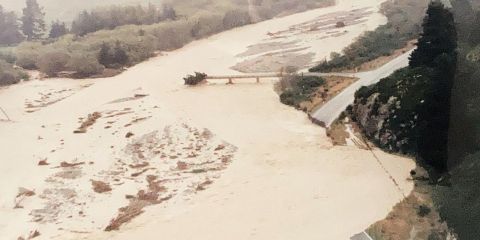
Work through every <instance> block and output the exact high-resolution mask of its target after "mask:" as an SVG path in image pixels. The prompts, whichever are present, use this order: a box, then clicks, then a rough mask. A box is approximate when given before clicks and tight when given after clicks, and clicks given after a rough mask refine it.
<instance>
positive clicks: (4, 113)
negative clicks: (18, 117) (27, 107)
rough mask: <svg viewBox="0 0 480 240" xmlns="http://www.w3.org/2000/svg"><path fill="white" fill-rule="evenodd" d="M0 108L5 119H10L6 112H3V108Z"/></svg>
mask: <svg viewBox="0 0 480 240" xmlns="http://www.w3.org/2000/svg"><path fill="white" fill-rule="evenodd" d="M0 110H1V111H2V113H3V115H5V117H7V120H8V121H12V120H10V117H8V115H7V113H6V112H5V110H3V108H1V107H0Z"/></svg>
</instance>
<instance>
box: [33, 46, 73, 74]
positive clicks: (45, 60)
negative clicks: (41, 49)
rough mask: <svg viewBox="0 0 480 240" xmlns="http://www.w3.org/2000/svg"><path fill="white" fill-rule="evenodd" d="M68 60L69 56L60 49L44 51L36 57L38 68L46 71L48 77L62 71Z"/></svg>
mask: <svg viewBox="0 0 480 240" xmlns="http://www.w3.org/2000/svg"><path fill="white" fill-rule="evenodd" d="M69 60H70V56H69V55H68V54H66V53H63V52H60V51H53V52H46V53H44V54H41V55H40V56H39V57H38V60H37V61H38V62H37V63H36V66H38V68H39V70H40V71H42V72H44V73H46V74H47V75H48V76H49V77H54V76H56V75H57V73H59V72H61V71H64V70H65V67H66V65H67V63H68V61H69Z"/></svg>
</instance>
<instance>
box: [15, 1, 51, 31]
mask: <svg viewBox="0 0 480 240" xmlns="http://www.w3.org/2000/svg"><path fill="white" fill-rule="evenodd" d="M26 4H27V6H26V7H25V8H24V9H23V16H22V18H21V21H22V31H23V34H25V36H26V37H27V39H28V40H35V39H39V38H41V37H42V36H43V34H44V32H45V29H46V27H45V20H44V17H45V13H44V12H43V9H42V8H41V7H40V5H38V3H37V0H27V1H26Z"/></svg>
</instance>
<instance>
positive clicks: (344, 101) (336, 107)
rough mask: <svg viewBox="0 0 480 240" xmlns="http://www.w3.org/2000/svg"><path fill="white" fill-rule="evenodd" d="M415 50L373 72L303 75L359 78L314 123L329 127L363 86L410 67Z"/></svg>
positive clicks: (234, 77) (246, 77) (243, 77)
mask: <svg viewBox="0 0 480 240" xmlns="http://www.w3.org/2000/svg"><path fill="white" fill-rule="evenodd" d="M412 52H413V50H410V51H408V52H406V53H404V54H402V55H400V56H398V57H397V58H395V59H393V60H391V61H390V62H388V63H387V64H385V65H383V66H381V67H380V68H377V69H375V70H372V71H367V72H358V73H310V72H307V73H301V74H302V75H303V76H319V77H328V76H342V77H354V78H358V81H356V82H354V83H353V84H352V85H350V86H349V87H347V88H346V89H345V90H343V91H342V92H341V93H339V94H338V95H336V96H335V97H334V98H332V99H331V100H330V101H328V102H327V103H326V104H325V105H323V106H322V107H321V108H319V109H317V110H316V111H315V112H313V113H312V114H311V118H312V120H313V121H314V122H316V123H318V124H320V125H322V126H325V127H329V126H330V125H331V124H332V123H333V122H334V121H335V120H336V119H337V118H338V116H339V115H340V114H341V113H342V112H343V111H344V110H345V109H346V108H347V107H348V105H350V104H352V103H353V101H354V100H355V92H356V91H357V90H358V89H360V88H361V87H363V86H368V85H371V84H375V83H377V82H379V81H380V80H381V79H382V78H385V77H388V76H389V75H391V74H392V73H393V72H395V71H396V70H398V69H400V68H403V67H406V66H408V59H409V57H410V55H411V53H412ZM283 75H284V73H265V74H249V75H222V76H207V79H225V80H228V83H229V84H233V83H234V82H233V81H234V80H252V79H255V80H256V82H257V83H259V82H260V80H261V79H274V78H280V77H282V76H283Z"/></svg>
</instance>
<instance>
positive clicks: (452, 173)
mask: <svg viewBox="0 0 480 240" xmlns="http://www.w3.org/2000/svg"><path fill="white" fill-rule="evenodd" d="M451 3H452V10H451V11H452V12H453V15H454V19H455V26H456V30H457V33H458V34H457V36H458V38H457V39H455V34H454V33H455V32H454V31H453V27H452V25H453V24H452V22H451V21H450V20H449V21H448V22H445V19H450V18H451V16H450V14H448V13H445V10H442V9H439V8H433V9H432V8H431V9H430V10H429V12H428V14H429V17H428V18H427V19H426V20H427V21H426V22H425V24H424V33H423V35H422V38H420V41H419V48H418V50H417V51H415V54H413V56H412V58H411V61H410V67H408V68H405V69H402V70H400V71H398V72H396V73H395V74H393V75H392V76H390V77H388V78H386V79H384V80H382V81H381V82H380V83H379V84H377V85H375V86H371V87H368V88H363V89H361V91H359V92H357V94H356V104H355V105H354V106H353V108H351V111H352V112H353V113H354V116H356V117H358V119H356V120H357V121H358V122H362V121H363V123H364V124H362V123H361V125H363V127H364V130H365V131H366V132H370V135H369V136H370V137H371V139H375V140H376V141H377V142H378V143H379V145H380V146H382V147H384V148H386V149H390V150H393V151H404V152H408V153H412V154H418V155H419V156H420V157H421V159H423V160H425V161H426V163H429V164H430V165H432V166H434V167H435V168H436V169H437V170H440V171H444V172H443V174H442V175H441V177H440V178H439V181H438V182H437V183H438V184H435V185H433V186H432V188H433V192H432V194H433V200H434V203H435V205H436V206H437V207H438V210H439V213H440V216H441V217H442V219H444V220H446V221H447V224H448V226H449V227H451V228H453V230H454V232H455V234H456V235H457V237H458V239H477V238H478V236H480V227H479V226H480V214H479V212H480V211H479V210H480V194H479V192H478V184H479V183H480V174H479V171H480V154H479V153H480V151H479V150H480V127H479V124H478V123H479V122H480V105H479V104H478V103H479V102H480V95H479V94H478V93H479V92H480V70H479V69H480V57H479V56H480V55H479V52H480V51H479V49H480V28H479V26H480V10H479V8H478V7H479V5H478V2H477V5H475V4H471V3H475V2H470V1H468V0H454V1H451ZM428 19H431V20H432V22H435V24H428ZM455 40H456V41H455ZM455 49H456V51H455ZM450 89H451V94H449V92H450ZM450 96H451V97H450ZM419 103H420V104H419ZM447 111H449V112H447ZM449 113H450V114H449ZM447 131H449V133H448V132H447ZM385 139H388V141H382V140H385ZM382 144H384V145H382ZM447 149H448V155H447ZM445 170H447V171H448V172H445ZM437 178H438V177H437ZM437 178H435V179H437Z"/></svg>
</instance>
